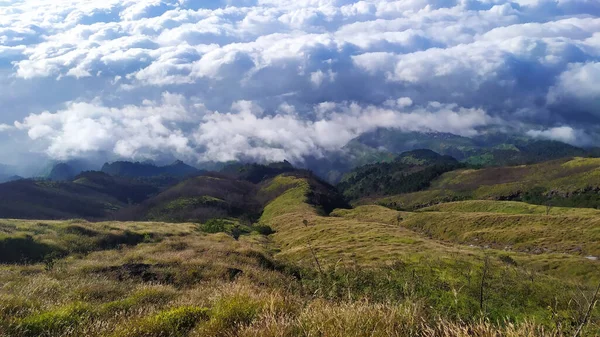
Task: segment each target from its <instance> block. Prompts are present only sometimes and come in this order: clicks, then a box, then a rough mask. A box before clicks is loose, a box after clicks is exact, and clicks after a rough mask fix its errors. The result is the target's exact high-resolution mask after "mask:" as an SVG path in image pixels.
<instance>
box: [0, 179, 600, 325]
mask: <svg viewBox="0 0 600 337" xmlns="http://www.w3.org/2000/svg"><path fill="white" fill-rule="evenodd" d="M282 186H284V187H285V188H287V190H286V191H285V192H284V193H283V194H281V195H280V196H279V197H278V198H276V199H275V200H274V201H273V202H271V203H270V204H269V205H268V206H267V207H266V209H265V212H264V213H263V217H262V218H261V219H260V221H259V222H260V224H261V226H250V227H248V228H246V229H245V230H244V231H243V233H242V234H241V235H240V233H238V235H233V234H234V233H233V230H232V228H237V227H231V226H230V225H227V226H223V227H224V231H225V232H217V233H207V232H206V229H207V228H210V229H211V230H210V231H211V232H212V231H213V230H212V229H213V227H214V226H206V224H205V225H198V224H191V223H179V224H168V223H136V222H129V223H121V222H107V223H87V222H84V221H69V222H43V223H40V222H35V221H13V220H4V221H2V223H1V225H0V232H1V233H2V234H1V236H0V249H5V250H4V252H18V253H17V254H12V255H0V256H1V258H2V259H4V260H3V261H2V263H1V264H0V336H11V337H13V336H15V337H20V336H23V337H27V336H36V337H37V336H92V337H94V336H115V337H116V336H198V337H204V336H258V337H261V336H264V337H267V336H290V337H292V336H307V337H309V336H340V337H341V336H357V337H359V336H360V337H362V336H515V337H516V336H572V335H573V333H574V331H575V330H576V329H577V328H578V327H579V326H580V325H581V323H582V322H584V320H585V317H586V312H587V310H588V308H589V302H590V301H591V299H592V293H593V291H594V284H593V283H595V281H597V280H598V276H597V275H598V268H597V267H598V265H597V263H596V262H595V261H591V260H588V259H585V258H584V257H583V256H581V255H578V254H575V253H570V252H565V253H560V254H558V253H553V254H550V253H540V254H532V253H526V252H519V251H504V250H501V249H494V248H493V247H491V248H489V249H482V248H480V247H470V246H468V245H463V244H460V243H458V241H456V240H455V239H454V238H453V237H452V236H450V235H448V236H447V237H446V236H442V235H441V234H440V235H439V236H438V235H437V234H436V235H433V234H435V233H437V232H436V231H433V228H436V227H435V226H433V225H428V226H432V227H431V228H432V231H431V234H430V235H428V234H427V233H425V231H424V230H423V229H421V228H417V226H412V225H410V224H411V223H414V222H416V221H417V220H418V219H420V218H418V217H425V216H440V217H441V216H445V217H446V218H444V217H442V218H440V219H438V218H423V219H425V220H422V221H423V223H426V222H427V221H429V222H436V221H438V220H440V221H441V222H442V223H445V222H448V223H449V225H448V226H447V227H448V228H455V227H457V224H456V223H453V222H450V221H452V217H454V216H455V215H456V213H454V212H433V211H432V212H422V213H406V212H397V211H393V210H390V209H387V208H384V207H380V206H373V205H371V206H364V207H358V208H355V209H353V210H336V211H335V212H334V213H333V214H332V216H329V217H327V216H320V215H319V214H318V212H317V211H315V210H314V209H313V208H312V207H311V206H310V205H308V204H306V203H305V202H304V201H305V199H306V195H307V194H308V193H310V186H309V184H307V183H306V182H305V181H303V180H302V179H298V178H291V177H280V178H278V179H274V180H273V181H272V182H271V184H270V185H269V184H267V185H266V186H264V188H265V193H268V192H269V191H270V190H274V189H280V188H282ZM486 214H493V213H486ZM459 215H460V214H459ZM464 215H465V216H481V213H477V212H476V213H473V214H471V213H468V212H466V213H465V214H464ZM493 215H495V216H498V215H503V214H499V213H495V214H493ZM509 215H510V214H509ZM427 219H430V220H427ZM461 219H462V218H461ZM474 219H479V218H477V217H475V218H474ZM586 219H587V218H586ZM434 220H435V221H434ZM463 220H464V219H463ZM463 220H461V221H463ZM478 221H479V220H478ZM491 223H492V224H493V222H491ZM582 223H583V221H582ZM266 226H269V227H266ZM582 226H583V225H582ZM594 227H595V226H590V227H589V228H588V227H585V228H587V229H586V230H588V231H590V232H589V233H591V231H592V230H593V229H594ZM265 228H272V229H274V230H275V233H274V234H269V233H270V231H265V230H264V229H265ZM440 228H441V227H440ZM506 228H507V230H508V231H512V228H511V227H506ZM582 228H583V227H582ZM261 233H262V234H261ZM440 233H443V231H440ZM586 233H588V232H586ZM589 233H588V234H589ZM588 234H585V235H588ZM581 242H584V243H585V242H586V241H585V238H581ZM533 244H534V243H532V245H533ZM15 247H16V248H15ZM589 247H592V245H591V244H590V245H589ZM586 249H588V248H586ZM589 250H593V248H589ZM9 256H10V257H9ZM482 294H483V296H482ZM599 316H600V313H599V312H598V310H597V309H596V310H593V311H591V314H590V316H589V320H588V323H587V324H586V325H585V327H584V329H583V335H584V336H596V335H598V334H599V333H600V326H599V322H600V317H599Z"/></svg>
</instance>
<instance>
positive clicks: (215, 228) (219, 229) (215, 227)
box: [200, 219, 228, 233]
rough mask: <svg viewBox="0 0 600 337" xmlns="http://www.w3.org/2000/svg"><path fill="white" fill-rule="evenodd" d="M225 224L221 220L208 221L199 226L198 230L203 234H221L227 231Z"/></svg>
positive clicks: (225, 222)
mask: <svg viewBox="0 0 600 337" xmlns="http://www.w3.org/2000/svg"><path fill="white" fill-rule="evenodd" d="M227 224H228V223H227V221H225V220H223V219H210V220H208V221H207V222H205V223H203V224H202V225H200V230H201V231H203V232H205V233H223V232H225V231H226V230H227Z"/></svg>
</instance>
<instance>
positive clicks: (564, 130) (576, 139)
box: [527, 126, 591, 146]
mask: <svg viewBox="0 0 600 337" xmlns="http://www.w3.org/2000/svg"><path fill="white" fill-rule="evenodd" d="M527 135H528V136H530V137H533V138H541V139H549V140H557V141H560V142H564V143H568V144H573V145H580V146H586V145H590V141H591V139H590V136H589V135H587V134H586V133H585V131H583V130H578V129H574V128H572V127H570V126H559V127H553V128H549V129H545V130H529V131H527Z"/></svg>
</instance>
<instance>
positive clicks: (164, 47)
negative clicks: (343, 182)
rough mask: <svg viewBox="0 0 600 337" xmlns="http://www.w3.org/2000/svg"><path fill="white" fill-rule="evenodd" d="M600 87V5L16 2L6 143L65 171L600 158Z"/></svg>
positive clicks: (0, 81)
mask: <svg viewBox="0 0 600 337" xmlns="http://www.w3.org/2000/svg"><path fill="white" fill-rule="evenodd" d="M598 83H600V3H599V2H597V1H595V0H560V1H549V0H513V1H508V0H479V1H478V0H402V1H389V0H364V1H351V0H295V1H291V0H290V1H288V0H277V1H275V0H207V1H192V0H137V1H133V0H130V1H122V0H102V1H99V0H83V1H75V0H52V1H50V0H22V1H3V0H0V85H1V86H2V88H6V90H2V92H0V106H2V107H3V113H2V115H1V116H0V133H2V134H5V135H6V134H9V135H12V136H11V137H12V139H13V140H12V141H14V142H15V144H16V142H17V140H18V141H19V143H20V144H23V140H22V139H21V138H20V137H21V136H19V134H20V133H21V134H26V135H27V139H28V142H27V143H26V145H24V146H25V147H26V149H22V151H25V150H31V149H35V150H39V151H43V152H45V153H46V154H48V155H49V156H51V157H54V158H60V159H66V158H72V157H80V156H89V155H94V154H97V153H109V154H110V155H112V156H115V157H121V158H134V159H144V158H157V157H161V156H165V155H167V156H174V157H178V158H185V159H188V160H195V161H207V160H232V159H254V160H281V159H288V160H297V161H299V160H301V159H302V157H303V156H306V155H308V154H317V155H319V154H324V153H326V152H327V151H335V150H337V149H340V148H341V147H343V146H344V145H345V144H346V143H347V142H348V141H349V140H351V139H352V138H354V137H356V136H358V135H360V134H362V133H364V132H368V131H372V130H374V129H376V128H379V127H388V128H397V129H401V130H410V131H440V132H452V133H456V134H461V135H466V136H469V135H475V134H477V133H478V132H479V130H481V128H485V127H493V126H501V127H503V128H507V127H510V128H513V129H514V130H516V131H520V132H523V133H525V134H528V135H529V136H532V137H538V138H545V139H557V140H561V141H566V142H569V143H572V144H577V145H600V144H597V143H596V140H597V139H598V136H597V134H598V133H597V132H598V130H597V125H598V122H600V86H598ZM12 125H14V127H13V126H12ZM3 137H6V136H3ZM11 137H9V138H11ZM6 141H7V142H10V141H11V140H10V139H7V140H6Z"/></svg>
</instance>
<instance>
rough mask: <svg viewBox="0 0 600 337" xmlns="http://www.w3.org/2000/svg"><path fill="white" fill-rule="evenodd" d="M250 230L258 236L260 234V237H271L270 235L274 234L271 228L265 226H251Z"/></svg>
mask: <svg viewBox="0 0 600 337" xmlns="http://www.w3.org/2000/svg"><path fill="white" fill-rule="evenodd" d="M252 229H254V230H255V231H256V232H257V233H258V234H261V235H271V234H274V233H275V231H274V230H273V228H271V227H269V226H267V225H256V226H253V227H252Z"/></svg>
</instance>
